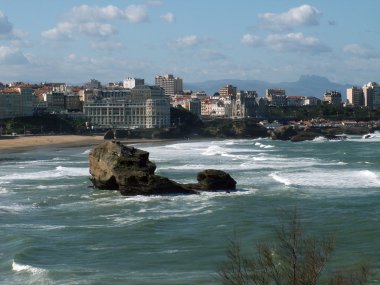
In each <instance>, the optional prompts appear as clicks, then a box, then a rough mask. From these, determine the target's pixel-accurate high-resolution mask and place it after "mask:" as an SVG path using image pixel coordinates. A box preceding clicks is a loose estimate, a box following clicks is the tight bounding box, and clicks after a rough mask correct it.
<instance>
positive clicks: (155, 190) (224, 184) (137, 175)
mask: <svg viewBox="0 0 380 285" xmlns="http://www.w3.org/2000/svg"><path fill="white" fill-rule="evenodd" d="M89 166H90V174H91V178H90V180H91V181H92V183H93V184H94V186H95V187H96V188H99V189H107V190H119V191H120V193H121V194H122V195H157V194H195V193H197V191H200V190H205V191H215V190H234V189H235V186H236V181H235V180H233V179H232V178H231V176H230V175H229V174H227V173H225V172H223V171H220V170H205V171H203V172H201V173H199V174H198V181H199V182H198V183H197V184H179V183H177V182H175V181H172V180H170V179H168V178H166V177H162V176H158V175H155V174H154V171H155V170H156V165H155V164H154V163H153V162H151V161H150V160H149V152H146V151H143V150H140V149H136V148H134V147H128V146H125V145H123V144H121V143H120V142H119V141H106V142H104V143H102V144H100V145H98V146H96V147H95V148H93V149H92V150H91V151H90V154H89Z"/></svg>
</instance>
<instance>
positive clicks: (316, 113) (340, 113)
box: [268, 103, 380, 121]
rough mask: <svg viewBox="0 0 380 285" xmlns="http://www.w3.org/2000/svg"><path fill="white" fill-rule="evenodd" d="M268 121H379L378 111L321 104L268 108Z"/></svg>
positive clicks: (379, 111) (379, 113)
mask: <svg viewBox="0 0 380 285" xmlns="http://www.w3.org/2000/svg"><path fill="white" fill-rule="evenodd" d="M268 118H269V120H279V121H281V120H285V121H286V120H311V119H313V118H324V119H328V120H336V121H341V120H354V121H370V120H379V119H380V109H376V110H369V109H366V108H358V107H356V108H354V107H339V106H333V105H328V104H325V103H322V104H321V105H319V106H303V107H296V106H282V107H274V106H272V107H269V110H268Z"/></svg>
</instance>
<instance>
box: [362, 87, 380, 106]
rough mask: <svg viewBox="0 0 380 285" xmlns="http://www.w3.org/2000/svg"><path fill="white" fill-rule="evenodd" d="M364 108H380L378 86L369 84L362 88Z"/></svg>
mask: <svg viewBox="0 0 380 285" xmlns="http://www.w3.org/2000/svg"><path fill="white" fill-rule="evenodd" d="M363 96H364V106H366V107H368V108H370V109H378V108H380V86H379V85H378V84H377V83H376V82H369V83H367V84H366V85H364V86H363Z"/></svg>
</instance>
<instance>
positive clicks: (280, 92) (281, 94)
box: [265, 88, 287, 106]
mask: <svg viewBox="0 0 380 285" xmlns="http://www.w3.org/2000/svg"><path fill="white" fill-rule="evenodd" d="M265 98H266V99H267V100H268V102H269V105H272V106H286V105H287V97H286V93H285V89H280V88H271V89H266V90H265Z"/></svg>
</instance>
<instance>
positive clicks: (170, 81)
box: [154, 74, 183, 96]
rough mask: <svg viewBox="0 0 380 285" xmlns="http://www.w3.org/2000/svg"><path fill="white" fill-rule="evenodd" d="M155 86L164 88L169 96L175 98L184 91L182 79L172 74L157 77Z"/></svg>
mask: <svg viewBox="0 0 380 285" xmlns="http://www.w3.org/2000/svg"><path fill="white" fill-rule="evenodd" d="M154 84H155V85H156V86H159V87H161V88H163V89H164V90H165V95H167V96H173V95H175V94H177V93H180V92H182V91H183V81H182V78H179V77H174V76H173V75H172V74H167V75H165V76H160V75H157V76H156V77H155V79H154Z"/></svg>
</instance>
